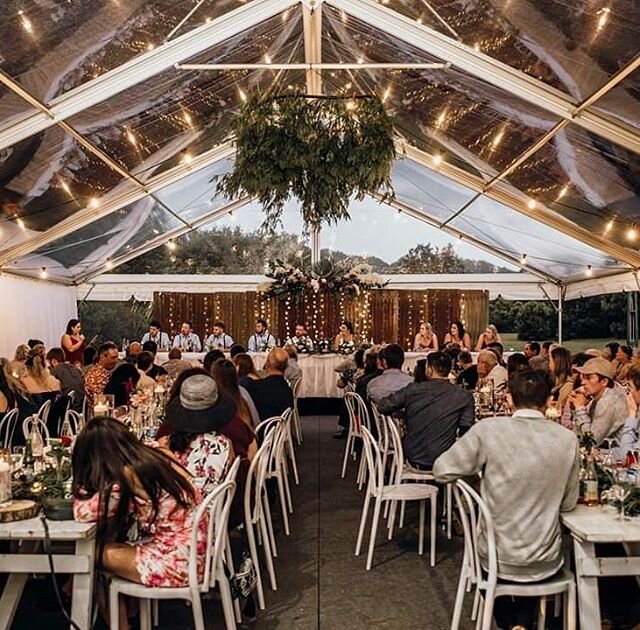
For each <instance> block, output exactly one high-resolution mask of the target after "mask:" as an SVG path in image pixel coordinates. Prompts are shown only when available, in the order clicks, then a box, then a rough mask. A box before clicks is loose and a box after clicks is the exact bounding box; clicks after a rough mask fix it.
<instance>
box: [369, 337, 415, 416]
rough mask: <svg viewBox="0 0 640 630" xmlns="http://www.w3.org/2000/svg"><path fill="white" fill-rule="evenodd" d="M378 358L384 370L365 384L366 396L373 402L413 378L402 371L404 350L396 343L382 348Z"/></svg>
mask: <svg viewBox="0 0 640 630" xmlns="http://www.w3.org/2000/svg"><path fill="white" fill-rule="evenodd" d="M378 358H379V361H380V367H381V368H382V369H383V370H384V372H383V373H382V374H381V375H380V376H376V378H374V379H373V380H372V381H370V382H369V384H368V385H367V397H368V398H369V400H371V401H372V402H374V403H378V402H379V401H380V400H382V399H383V398H386V397H387V396H390V395H391V394H393V393H395V392H397V391H398V390H400V389H402V388H403V387H406V386H407V385H409V384H410V383H413V379H412V378H411V377H410V376H409V375H408V374H407V373H406V372H403V371H402V364H403V363H404V350H403V349H402V348H401V347H400V346H399V345H398V344H397V343H390V344H389V345H388V346H385V347H384V348H382V350H381V351H380V354H379V355H378Z"/></svg>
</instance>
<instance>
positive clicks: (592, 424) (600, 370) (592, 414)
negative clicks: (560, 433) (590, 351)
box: [569, 357, 627, 445]
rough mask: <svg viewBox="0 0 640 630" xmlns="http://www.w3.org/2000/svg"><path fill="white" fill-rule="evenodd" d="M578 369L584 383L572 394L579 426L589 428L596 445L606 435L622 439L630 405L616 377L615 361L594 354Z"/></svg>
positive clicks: (584, 430) (575, 421) (576, 424)
mask: <svg viewBox="0 0 640 630" xmlns="http://www.w3.org/2000/svg"><path fill="white" fill-rule="evenodd" d="M576 370H577V371H578V372H579V373H580V376H581V380H582V387H580V388H578V389H577V390H575V391H574V392H573V393H572V394H571V396H570V398H569V400H570V401H571V404H572V406H573V408H574V412H573V421H574V423H575V426H576V429H577V430H578V431H582V432H587V431H590V432H591V433H592V434H593V436H594V438H595V440H596V445H600V444H602V442H603V441H604V440H605V439H606V438H611V439H619V437H620V432H621V430H622V427H623V425H624V422H625V419H626V417H627V406H626V402H625V391H624V388H622V387H621V386H620V385H618V384H616V383H615V381H614V378H615V370H614V368H613V365H612V364H611V363H610V362H609V361H607V360H606V359H604V358H603V357H594V358H593V359H589V360H588V361H587V362H586V363H585V364H584V365H583V366H582V367H579V368H576Z"/></svg>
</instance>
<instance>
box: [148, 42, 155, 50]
mask: <svg viewBox="0 0 640 630" xmlns="http://www.w3.org/2000/svg"><path fill="white" fill-rule="evenodd" d="M155 47H156V45H155V44H153V43H151V42H149V43H148V44H147V50H148V51H152V50H153V49H154V48H155Z"/></svg>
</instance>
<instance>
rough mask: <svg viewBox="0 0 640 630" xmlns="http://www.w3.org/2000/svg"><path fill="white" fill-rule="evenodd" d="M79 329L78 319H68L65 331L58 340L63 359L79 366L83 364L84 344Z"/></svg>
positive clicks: (80, 327)
mask: <svg viewBox="0 0 640 630" xmlns="http://www.w3.org/2000/svg"><path fill="white" fill-rule="evenodd" d="M81 329H82V326H81V324H80V320H77V319H70V320H69V323H68V324H67V332H66V333H65V334H64V335H62V339H61V340H60V345H61V346H62V350H63V351H64V358H65V360H66V361H68V362H69V363H71V364H72V365H77V366H78V367H80V368H81V367H83V365H84V346H85V343H84V335H83V334H82V333H81V332H80V331H81Z"/></svg>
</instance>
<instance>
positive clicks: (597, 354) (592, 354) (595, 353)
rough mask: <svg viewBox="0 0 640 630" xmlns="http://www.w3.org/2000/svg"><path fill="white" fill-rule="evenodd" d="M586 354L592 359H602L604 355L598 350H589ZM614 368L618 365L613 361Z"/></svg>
mask: <svg viewBox="0 0 640 630" xmlns="http://www.w3.org/2000/svg"><path fill="white" fill-rule="evenodd" d="M584 353H585V354H588V355H589V356H590V357H601V356H602V353H601V352H600V350H598V348H587V349H586V350H585V351H584ZM612 363H613V365H614V367H615V366H616V365H617V363H616V362H615V361H612Z"/></svg>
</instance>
